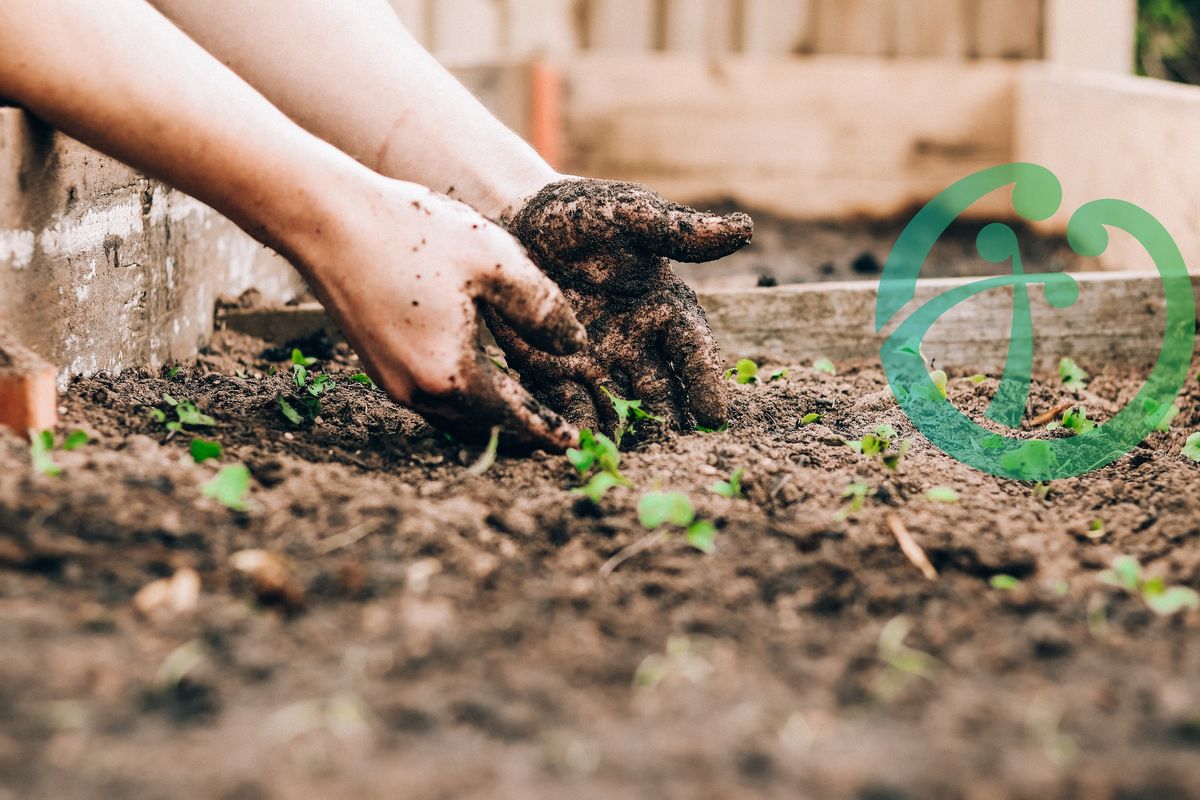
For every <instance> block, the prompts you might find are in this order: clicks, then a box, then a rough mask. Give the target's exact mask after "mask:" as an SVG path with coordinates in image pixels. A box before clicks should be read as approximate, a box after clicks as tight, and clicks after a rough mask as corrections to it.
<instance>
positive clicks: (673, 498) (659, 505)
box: [638, 492, 717, 553]
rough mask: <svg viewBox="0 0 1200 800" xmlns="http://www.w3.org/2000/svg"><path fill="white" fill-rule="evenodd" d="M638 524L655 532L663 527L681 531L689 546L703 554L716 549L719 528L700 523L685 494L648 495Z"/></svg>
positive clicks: (641, 504)
mask: <svg viewBox="0 0 1200 800" xmlns="http://www.w3.org/2000/svg"><path fill="white" fill-rule="evenodd" d="M638 520H639V521H640V522H641V523H642V527H644V528H645V529H646V530H649V531H656V530H658V529H659V528H661V527H662V526H664V525H670V526H672V527H676V528H682V529H683V532H684V537H685V538H686V539H687V543H688V544H690V545H691V546H692V547H694V548H696V549H697V550H699V551H701V552H703V553H712V552H713V551H714V550H715V549H716V543H715V539H716V536H717V529H716V527H715V526H714V525H713V524H712V523H711V522H709V521H708V520H706V519H697V518H696V510H695V509H694V508H693V507H692V501H691V500H690V499H689V498H688V496H687V495H686V494H684V493H683V492H647V493H646V494H644V495H642V499H641V500H639V501H638Z"/></svg>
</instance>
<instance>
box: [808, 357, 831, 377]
mask: <svg viewBox="0 0 1200 800" xmlns="http://www.w3.org/2000/svg"><path fill="white" fill-rule="evenodd" d="M813 369H815V370H816V371H817V372H824V373H825V374H826V375H837V368H836V367H834V366H833V362H832V361H830V360H829V359H828V358H818V359H817V360H816V361H814V362H813Z"/></svg>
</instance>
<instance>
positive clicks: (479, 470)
mask: <svg viewBox="0 0 1200 800" xmlns="http://www.w3.org/2000/svg"><path fill="white" fill-rule="evenodd" d="M499 449H500V426H499V425H493V426H492V433H491V436H489V437H488V443H487V447H485V448H484V449H483V453H482V454H481V455H480V456H479V460H477V461H476V462H475V463H474V464H472V465H471V466H469V467H467V472H469V473H470V474H472V475H482V474H483V473H485V472H487V471H488V470H489V469H491V468H492V464H495V463H496V453H497V451H499Z"/></svg>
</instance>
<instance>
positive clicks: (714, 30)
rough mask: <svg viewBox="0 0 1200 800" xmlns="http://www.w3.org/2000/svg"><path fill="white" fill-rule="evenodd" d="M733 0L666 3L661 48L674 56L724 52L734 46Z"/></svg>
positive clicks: (667, 1)
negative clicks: (677, 54) (674, 54)
mask: <svg viewBox="0 0 1200 800" xmlns="http://www.w3.org/2000/svg"><path fill="white" fill-rule="evenodd" d="M736 11H737V8H736V7H735V3H734V2H733V0H665V3H664V15H665V16H664V20H663V45H664V48H665V49H666V50H668V51H669V52H673V53H725V52H729V51H731V50H732V49H733V46H734V15H735V12H736Z"/></svg>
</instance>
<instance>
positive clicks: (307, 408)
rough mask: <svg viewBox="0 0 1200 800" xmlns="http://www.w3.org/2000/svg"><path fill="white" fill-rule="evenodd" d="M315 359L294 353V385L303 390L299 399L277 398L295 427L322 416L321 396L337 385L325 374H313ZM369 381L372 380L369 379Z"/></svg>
mask: <svg viewBox="0 0 1200 800" xmlns="http://www.w3.org/2000/svg"><path fill="white" fill-rule="evenodd" d="M314 361H316V359H314V358H305V357H304V356H303V354H301V353H300V351H299V350H293V351H292V383H293V384H295V385H296V388H297V389H300V390H302V392H303V393H302V394H301V395H300V397H299V398H295V397H293V398H290V399H289V398H287V397H284V396H283V395H280V396H279V397H277V398H275V401H276V403H277V404H278V405H279V410H280V411H281V412H282V413H283V416H284V417H286V418H287V420H288V421H289V422H291V423H292V424H293V425H302V424H304V422H305V420H314V419H316V418H317V417H319V416H320V415H321V395H323V394H325V393H327V392H329V391H331V390H332V389H333V388H334V387H335V386H336V385H337V384H336V383H334V381H333V378H331V377H329V376H328V375H326V374H324V373H319V374H316V375H314V374H312V373H311V372H309V370H308V367H309V365H310V364H312V362H314ZM368 380H370V379H369V378H368Z"/></svg>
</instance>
